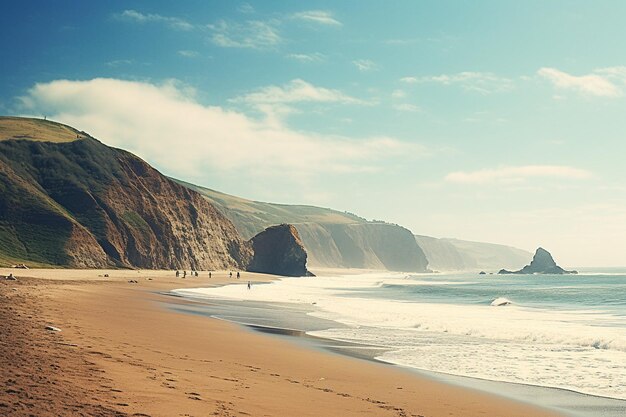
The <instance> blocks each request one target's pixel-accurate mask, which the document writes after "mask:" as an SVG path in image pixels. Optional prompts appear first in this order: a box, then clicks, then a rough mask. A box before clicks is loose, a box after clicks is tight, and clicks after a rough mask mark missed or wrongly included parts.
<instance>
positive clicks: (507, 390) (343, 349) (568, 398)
mask: <svg viewBox="0 0 626 417" xmlns="http://www.w3.org/2000/svg"><path fill="white" fill-rule="evenodd" d="M169 295H171V296H173V297H181V298H183V299H185V298H186V299H187V300H189V301H190V302H192V303H194V304H195V303H198V304H199V305H202V303H203V302H206V303H209V304H210V305H213V306H214V305H216V304H218V305H227V306H228V308H232V307H235V306H237V307H239V308H241V307H242V306H243V305H246V304H251V305H254V306H257V305H262V306H265V307H267V309H268V310H274V309H275V308H280V306H281V305H283V304H282V303H273V302H261V301H245V300H229V299H222V298H204V297H201V296H200V297H194V296H191V295H182V294H180V293H174V292H172V293H170V294H169ZM277 304H278V305H277ZM284 304H288V303H284ZM228 308H227V309H228ZM293 310H294V311H295V313H294V312H290V314H298V313H300V314H306V312H307V310H305V309H300V308H296V309H293ZM176 311H180V312H184V313H186V314H198V315H204V316H206V317H209V318H213V319H218V320H224V321H228V322H232V323H235V324H237V325H239V326H241V327H242V328H244V329H246V330H248V331H254V332H259V333H263V334H266V335H269V336H270V337H278V338H280V339H282V340H287V341H291V342H292V343H294V344H296V345H299V346H305V347H307V348H309V349H315V350H318V351H323V352H327V353H330V354H333V355H340V356H347V357H351V358H356V359H360V360H365V361H369V362H373V363H377V364H380V365H382V366H387V367H392V368H394V369H400V370H402V371H406V372H408V373H411V374H413V375H417V376H418V377H420V378H428V379H430V380H433V381H439V382H443V383H445V384H450V385H454V386H458V387H462V388H469V389H474V390H478V391H481V392H484V393H487V394H490V395H496V396H498V397H501V398H506V399H509V400H513V401H517V402H522V403H525V404H529V405H531V406H537V407H542V408H544V409H548V410H555V411H557V412H559V413H563V414H564V415H567V416H586V415H588V414H587V412H589V411H594V412H597V413H599V414H600V415H603V416H620V417H621V416H622V415H623V411H624V410H625V409H626V401H625V400H622V399H619V398H614V397H609V396H601V395H594V394H588V393H584V392H580V391H576V390H572V389H567V388H561V387H551V386H542V385H534V384H528V383H520V382H510V381H500V380H492V379H487V378H480V377H472V376H466V375H457V374H452V373H445V372H438V371H432V370H428V369H421V368H414V367H410V366H406V365H402V364H397V363H393V362H387V361H385V360H382V359H379V358H378V357H377V356H378V355H379V354H380V353H382V352H384V351H389V350H391V348H386V347H379V346H373V345H367V344H360V343H357V342H348V341H344V340H341V339H333V338H329V337H324V336H317V335H312V334H309V331H310V330H311V329H307V328H306V326H307V320H304V321H302V322H301V323H302V325H303V327H304V328H292V327H289V328H285V327H280V326H276V325H259V324H255V323H254V322H250V321H247V322H246V321H240V320H234V319H228V318H223V317H221V316H220V315H221V313H219V314H214V313H213V312H212V311H211V308H208V309H207V311H205V312H201V311H197V310H196V309H195V308H194V311H191V310H187V309H185V308H181V309H177V310H176ZM255 311H258V308H256V307H255ZM255 320H258V317H256V318H255ZM252 321H254V320H252ZM313 321H314V322H319V321H328V322H331V323H333V324H334V325H333V326H332V327H341V326H343V325H342V324H341V323H338V322H334V321H330V320H326V319H315V320H313ZM329 325H330V323H329Z"/></svg>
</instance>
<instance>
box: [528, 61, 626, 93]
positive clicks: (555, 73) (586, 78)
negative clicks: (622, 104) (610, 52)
mask: <svg viewBox="0 0 626 417" xmlns="http://www.w3.org/2000/svg"><path fill="white" fill-rule="evenodd" d="M537 74H538V75H540V76H541V77H543V78H545V79H547V80H548V81H550V82H551V83H552V84H553V85H554V86H555V87H556V88H558V89H562V90H574V91H576V92H579V93H583V94H587V95H592V96H600V97H619V96H621V95H622V90H621V89H620V88H619V87H618V86H617V85H615V84H614V83H613V82H611V80H610V78H622V79H623V78H624V76H625V74H626V71H624V68H623V67H612V68H603V69H602V68H601V69H598V70H596V71H595V73H591V74H586V75H579V76H576V75H571V74H568V73H566V72H563V71H560V70H558V69H556V68H541V69H539V71H537Z"/></svg>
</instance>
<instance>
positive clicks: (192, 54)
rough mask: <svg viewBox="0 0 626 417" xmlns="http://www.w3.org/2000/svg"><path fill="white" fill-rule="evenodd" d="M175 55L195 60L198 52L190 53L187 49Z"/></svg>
mask: <svg viewBox="0 0 626 417" xmlns="http://www.w3.org/2000/svg"><path fill="white" fill-rule="evenodd" d="M177 53H178V55H180V56H182V57H185V58H196V57H198V56H199V55H200V54H199V53H198V51H191V50H189V49H181V50H179V51H178V52H177Z"/></svg>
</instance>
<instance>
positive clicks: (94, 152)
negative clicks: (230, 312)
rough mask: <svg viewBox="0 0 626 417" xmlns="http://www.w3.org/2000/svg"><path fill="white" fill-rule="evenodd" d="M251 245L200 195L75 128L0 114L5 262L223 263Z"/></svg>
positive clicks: (229, 264) (235, 263) (244, 257)
mask: <svg viewBox="0 0 626 417" xmlns="http://www.w3.org/2000/svg"><path fill="white" fill-rule="evenodd" d="M250 257H251V249H250V248H249V246H248V245H247V244H246V242H245V241H244V240H243V239H242V238H241V237H240V235H239V234H238V233H237V231H236V229H235V228H234V226H233V224H232V223H231V222H230V221H229V220H228V219H226V218H225V217H224V216H223V215H222V214H221V213H220V212H219V211H218V210H217V209H216V208H215V207H213V206H212V205H211V204H210V203H209V202H208V201H207V200H206V199H205V198H203V197H202V196H200V195H199V194H198V193H196V192H194V191H192V190H190V189H188V188H186V187H183V186H181V185H179V184H178V183H176V182H174V181H171V180H170V179H168V178H166V177H164V176H163V175H161V174H160V173H159V172H158V171H157V170H155V169H154V168H152V167H151V166H150V165H148V164H147V163H146V162H144V161H143V160H141V159H140V158H138V157H136V156H135V155H133V154H131V153H129V152H126V151H123V150H119V149H114V148H111V147H108V146H106V145H104V144H102V143H100V142H99V141H98V140H96V139H94V138H92V137H90V136H89V135H87V134H85V133H84V132H79V131H77V130H76V129H73V128H71V127H69V126H65V125H62V124H60V123H55V122H51V121H45V120H38V119H23V118H16V117H0V264H2V265H7V264H11V263H17V262H25V263H27V264H29V265H32V266H70V267H108V266H118V267H141V268H172V269H173V268H186V269H187V268H197V269H222V268H235V267H245V265H246V264H247V262H248V261H249V258H250Z"/></svg>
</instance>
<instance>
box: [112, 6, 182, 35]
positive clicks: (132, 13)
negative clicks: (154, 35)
mask: <svg viewBox="0 0 626 417" xmlns="http://www.w3.org/2000/svg"><path fill="white" fill-rule="evenodd" d="M115 17H116V18H117V19H120V20H126V21H131V22H137V23H163V24H165V25H167V26H168V27H170V28H172V29H176V30H185V31H188V30H192V29H194V25H192V24H191V23H189V22H187V21H186V20H183V19H180V18H177V17H168V16H161V15H160V14H152V13H141V12H138V11H136V10H124V11H123V12H122V13H119V14H116V15H115Z"/></svg>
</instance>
